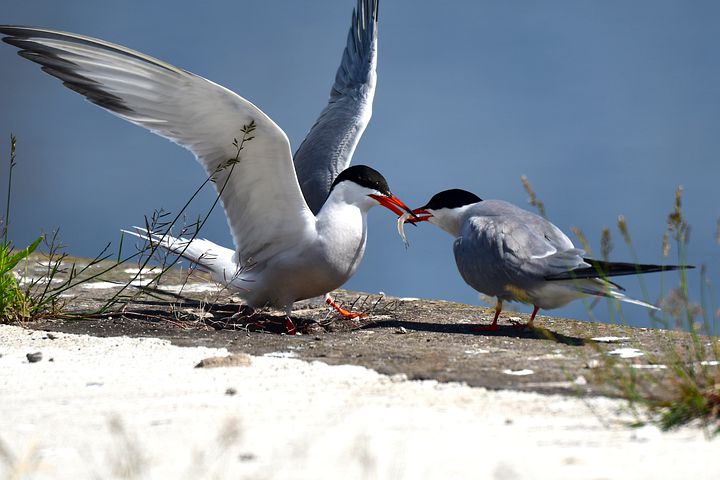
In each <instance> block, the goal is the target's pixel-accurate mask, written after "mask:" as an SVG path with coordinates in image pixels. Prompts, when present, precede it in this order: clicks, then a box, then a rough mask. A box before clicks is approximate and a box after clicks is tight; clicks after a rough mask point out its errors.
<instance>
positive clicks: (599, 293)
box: [567, 278, 660, 311]
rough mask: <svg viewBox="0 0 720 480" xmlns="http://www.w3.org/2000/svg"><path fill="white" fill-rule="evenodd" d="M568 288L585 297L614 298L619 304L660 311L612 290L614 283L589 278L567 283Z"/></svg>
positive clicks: (648, 304)
mask: <svg viewBox="0 0 720 480" xmlns="http://www.w3.org/2000/svg"><path fill="white" fill-rule="evenodd" d="M567 285H568V286H569V287H570V288H573V289H575V290H577V291H579V292H582V293H584V294H586V295H593V296H595V297H607V298H614V299H616V300H620V301H621V302H625V303H632V304H634V305H640V306H641V307H645V308H649V309H651V310H658V311H659V310H660V308H658V307H656V306H655V305H652V304H650V303H647V302H643V301H642V300H637V299H635V298H631V297H628V296H626V295H625V294H623V293H622V292H619V291H617V290H613V289H612V287H614V286H615V284H614V283H612V282H609V281H607V280H603V279H599V278H591V279H582V280H574V281H572V282H568V284H567Z"/></svg>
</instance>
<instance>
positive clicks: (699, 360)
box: [521, 177, 720, 436]
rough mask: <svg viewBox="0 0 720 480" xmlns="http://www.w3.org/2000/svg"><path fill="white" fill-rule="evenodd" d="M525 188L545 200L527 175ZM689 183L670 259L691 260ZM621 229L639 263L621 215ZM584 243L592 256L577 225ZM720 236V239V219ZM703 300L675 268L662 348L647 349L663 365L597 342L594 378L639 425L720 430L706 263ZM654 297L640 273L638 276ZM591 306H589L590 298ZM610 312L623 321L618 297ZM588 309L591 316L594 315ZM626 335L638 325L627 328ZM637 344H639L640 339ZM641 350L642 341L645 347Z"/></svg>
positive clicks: (719, 353)
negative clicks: (642, 365)
mask: <svg viewBox="0 0 720 480" xmlns="http://www.w3.org/2000/svg"><path fill="white" fill-rule="evenodd" d="M521 181H522V184H523V187H524V188H525V190H526V191H527V192H528V193H530V199H529V202H530V204H531V205H534V206H538V205H542V202H540V201H539V200H538V199H537V197H536V196H535V194H534V191H533V189H532V187H531V186H530V182H529V181H528V179H527V178H526V177H522V178H521ZM682 197H683V188H682V187H678V188H677V190H676V191H675V195H674V202H673V205H672V209H671V211H670V213H669V214H668V216H667V228H666V231H665V233H664V234H663V239H662V253H663V257H664V258H668V256H669V254H670V252H673V253H674V256H675V257H677V259H676V261H674V263H677V264H679V265H687V262H686V253H687V245H688V242H689V239H690V225H689V224H688V222H687V220H686V218H685V217H684V215H683V211H682V199H683V198H682ZM617 229H618V231H619V233H620V236H621V237H622V239H623V241H624V242H625V244H626V245H627V246H628V247H629V249H630V252H631V255H632V257H633V261H634V262H636V263H639V262H638V256H637V253H636V250H635V248H634V245H633V242H632V238H631V235H630V228H629V225H628V223H627V221H626V220H625V218H624V217H623V216H622V215H620V216H619V217H618V222H617ZM573 232H574V233H575V235H576V236H577V237H578V240H579V242H580V243H581V244H582V246H583V248H584V249H585V250H586V251H587V252H588V253H589V252H590V249H589V247H590V245H589V242H588V240H587V238H586V237H585V236H584V235H583V233H582V231H580V230H579V229H577V228H573ZM716 237H717V238H716V241H717V242H718V243H719V244H720V219H719V220H718V232H717V235H716ZM600 245H601V254H602V256H603V259H604V260H607V257H608V256H609V253H610V251H611V250H612V248H613V244H612V239H611V236H610V231H609V229H607V228H605V229H603V231H602V234H601V239H600ZM699 270H700V283H701V288H700V297H701V298H700V299H699V301H694V300H692V299H691V298H690V296H689V293H688V292H689V288H688V286H689V278H688V271H687V270H686V269H680V270H678V271H677V275H678V284H677V286H675V287H674V288H671V289H670V290H669V291H668V292H667V293H666V294H665V295H664V296H663V298H662V299H661V301H660V306H661V308H662V312H661V313H660V314H657V313H655V312H650V313H649V315H650V318H651V319H652V320H653V324H654V325H656V326H658V327H662V328H663V329H662V330H657V335H659V337H660V345H661V347H660V350H661V351H660V352H657V353H651V352H647V351H646V352H643V353H644V355H645V357H644V358H646V359H647V360H648V362H649V363H650V364H652V365H657V366H659V367H662V368H659V369H647V370H643V369H638V368H633V367H634V365H633V364H632V363H631V362H628V361H625V360H622V359H618V358H615V357H612V356H610V355H608V354H607V352H606V351H604V350H602V349H600V348H599V347H598V351H599V352H600V353H601V354H602V358H603V360H602V365H601V367H600V368H597V370H596V377H597V378H596V380H597V381H599V382H603V383H607V384H608V385H610V386H611V387H613V389H614V390H615V391H616V392H617V393H618V394H619V395H620V396H622V397H624V398H625V399H627V400H628V406H629V409H630V411H631V412H632V413H633V414H634V416H635V418H636V421H637V424H638V425H642V424H645V423H654V424H656V425H657V426H658V427H660V428H661V429H662V430H671V429H675V428H678V427H681V426H683V425H687V424H691V423H692V424H696V425H699V426H702V427H703V428H704V429H705V431H706V432H707V433H708V434H709V436H714V435H717V434H719V433H720V341H719V340H718V338H717V335H718V333H719V332H718V325H717V324H718V320H720V309H718V307H717V305H716V304H715V303H714V298H713V295H712V285H711V284H710V282H709V281H708V280H707V278H706V268H705V267H704V266H703V267H701V268H700V269H699ZM639 280H640V282H641V287H642V290H643V294H644V297H645V298H644V300H646V301H647V300H648V294H647V291H646V289H645V286H644V283H643V282H642V278H640V279H639ZM586 306H588V304H587V303H586ZM609 307H610V317H611V318H612V317H613V316H615V315H618V317H619V318H620V319H621V320H622V319H624V317H623V315H622V311H621V309H620V305H619V302H614V303H613V302H612V301H611V305H609ZM590 308H591V307H590V306H588V313H589V315H590V316H591V318H592V316H593V314H592V312H591V311H590ZM628 335H629V336H632V330H631V329H630V328H628ZM638 343H639V342H638ZM639 348H640V349H641V350H642V345H640V346H639Z"/></svg>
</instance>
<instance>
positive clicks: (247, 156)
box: [0, 26, 314, 262]
mask: <svg viewBox="0 0 720 480" xmlns="http://www.w3.org/2000/svg"><path fill="white" fill-rule="evenodd" d="M0 33H2V34H5V35H6V37H5V38H4V39H3V40H4V41H5V42H7V43H9V44H11V45H14V46H16V47H18V48H20V52H19V54H20V55H21V56H23V57H25V58H27V59H28V60H31V61H33V62H35V63H38V64H40V65H41V66H42V69H43V70H44V71H45V72H47V73H48V74H50V75H52V76H54V77H57V78H59V79H60V80H61V81H62V82H63V84H64V85H65V86H66V87H68V88H70V89H72V90H74V91H76V92H78V93H80V94H81V95H83V96H85V97H86V98H87V99H88V100H89V101H91V102H92V103H95V104H96V105H98V106H100V107H102V108H104V109H106V110H108V111H110V112H111V113H113V114H114V115H117V116H119V117H121V118H124V119H125V120H128V121H130V122H132V123H135V124H137V125H140V126H142V127H145V128H147V129H149V130H151V131H152V132H154V133H156V134H158V135H160V136H162V137H165V138H167V139H169V140H171V141H173V142H175V143H177V144H179V145H181V146H183V147H185V148H187V149H188V150H190V151H192V152H193V153H194V154H195V156H196V157H197V160H198V161H199V162H200V164H201V165H202V166H203V167H204V168H205V171H206V172H207V173H208V175H212V176H214V178H215V185H216V187H217V189H218V191H221V195H220V196H221V200H222V204H223V206H224V208H225V213H226V216H227V220H228V224H229V226H230V230H231V232H232V235H233V239H234V242H235V247H236V252H237V254H238V259H239V260H240V261H247V260H248V259H250V258H252V260H253V261H256V262H257V261H262V260H263V259H264V258H267V257H269V256H271V255H273V254H275V253H276V252H277V251H279V250H282V249H284V248H287V245H288V244H292V243H295V242H297V241H299V240H300V239H301V238H303V237H302V235H304V233H305V231H306V229H308V228H312V225H314V217H313V215H312V213H311V212H310V210H309V209H308V207H307V204H306V203H305V201H304V199H303V196H302V193H301V190H300V186H299V184H298V181H297V178H296V176H295V171H294V169H293V163H292V156H291V151H290V144H289V141H288V139H287V136H286V135H285V132H283V131H282V129H280V127H278V126H277V125H276V124H275V123H274V122H273V121H272V120H271V119H270V118H269V117H268V116H267V115H265V114H264V113H263V112H262V111H261V110H260V109H259V108H257V107H256V106H255V105H253V104H252V103H251V102H249V101H247V100H246V99H244V98H242V97H240V96H239V95H237V94H235V93H234V92H232V91H230V90H228V89H226V88H224V87H222V86H220V85H217V84H215V83H213V82H211V81H209V80H207V79H205V78H203V77H200V76H198V75H194V74H192V73H190V72H187V71H185V70H182V69H180V68H177V67H175V66H173V65H170V64H168V63H165V62H163V61H161V60H158V59H155V58H153V57H150V56H148V55H145V54H142V53H140V52H136V51H133V50H130V49H127V48H125V47H122V46H119V45H115V44H112V43H109V42H105V41H103V40H98V39H94V38H90V37H85V36H81V35H75V34H71V33H65V32H60V31H54V30H46V29H39V28H28V27H15V26H0ZM249 126H252V127H254V130H253V131H251V132H250V133H247V132H245V133H244V132H243V129H244V128H246V129H247V127H249ZM252 127H251V129H252ZM243 136H245V142H244V143H243V149H242V151H241V152H240V153H239V157H238V158H239V162H237V163H234V164H230V163H231V162H230V161H231V159H234V158H236V157H237V156H238V148H237V145H236V142H238V143H242V139H243ZM251 137H253V138H251ZM223 166H226V167H227V168H223ZM225 184H226V186H225V188H224V189H222V186H223V185H225ZM267 212H270V214H268V213H267ZM284 242H287V243H284ZM268 246H272V248H268Z"/></svg>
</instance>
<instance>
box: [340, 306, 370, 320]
mask: <svg viewBox="0 0 720 480" xmlns="http://www.w3.org/2000/svg"><path fill="white" fill-rule="evenodd" d="M338 313H339V314H340V315H341V316H342V317H343V318H345V319H347V320H353V319H355V318H365V317H367V313H364V312H351V311H349V310H345V309H344V308H339V309H338Z"/></svg>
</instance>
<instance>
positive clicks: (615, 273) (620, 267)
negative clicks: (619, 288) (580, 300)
mask: <svg viewBox="0 0 720 480" xmlns="http://www.w3.org/2000/svg"><path fill="white" fill-rule="evenodd" d="M583 260H584V261H585V262H586V263H589V264H590V266H589V267H585V268H577V269H575V270H570V271H568V272H563V273H559V274H556V275H548V276H547V277H545V279H546V280H572V279H580V278H598V277H599V278H605V277H621V276H624V275H640V274H643V273H655V272H670V271H673V270H682V269H688V270H690V269H693V268H695V266H694V265H654V264H642V263H626V262H606V261H603V260H595V259H593V258H583Z"/></svg>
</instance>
